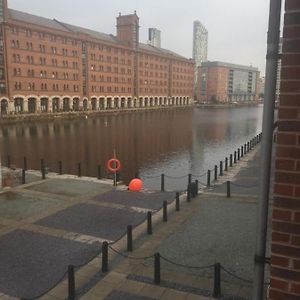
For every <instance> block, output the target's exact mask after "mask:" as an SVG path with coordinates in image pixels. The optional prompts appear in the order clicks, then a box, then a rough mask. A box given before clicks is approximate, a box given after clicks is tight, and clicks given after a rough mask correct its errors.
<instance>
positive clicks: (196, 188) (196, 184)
mask: <svg viewBox="0 0 300 300" xmlns="http://www.w3.org/2000/svg"><path fill="white" fill-rule="evenodd" d="M198 190H199V181H198V179H196V180H195V196H197V195H198Z"/></svg>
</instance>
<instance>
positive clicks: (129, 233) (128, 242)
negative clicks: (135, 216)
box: [127, 225, 133, 252]
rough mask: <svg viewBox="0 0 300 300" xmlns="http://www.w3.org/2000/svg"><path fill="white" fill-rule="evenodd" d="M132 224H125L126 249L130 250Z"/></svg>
mask: <svg viewBox="0 0 300 300" xmlns="http://www.w3.org/2000/svg"><path fill="white" fill-rule="evenodd" d="M132 249H133V247H132V225H128V226H127V251H128V252H132Z"/></svg>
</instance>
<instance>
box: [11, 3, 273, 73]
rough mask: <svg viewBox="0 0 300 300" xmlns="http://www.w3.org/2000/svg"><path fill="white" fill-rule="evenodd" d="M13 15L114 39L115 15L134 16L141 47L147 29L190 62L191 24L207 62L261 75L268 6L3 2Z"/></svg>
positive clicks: (243, 4) (241, 4)
mask: <svg viewBox="0 0 300 300" xmlns="http://www.w3.org/2000/svg"><path fill="white" fill-rule="evenodd" d="M8 6H9V7H10V8H14V9H17V10H21V11H25V12H28V13H32V14H36V15H40V16H43V17H48V18H56V19H58V20H62V21H64V22H67V23H70V24H74V25H79V26H82V27H87V28H91V29H94V30H98V31H101V32H104V33H108V34H110V33H111V34H115V30H116V29H115V23H116V20H115V18H116V17H117V15H118V13H119V12H121V13H122V14H127V13H133V11H134V10H136V11H137V14H138V16H139V17H140V41H141V42H146V40H147V30H148V28H149V27H157V28H158V29H160V30H161V31H162V36H161V39H162V47H163V48H167V49H170V50H173V51H175V52H177V53H179V54H181V55H184V56H186V57H192V35H193V21H194V20H196V19H198V20H199V21H201V22H202V23H203V24H204V26H205V27H206V28H207V30H208V59H209V60H221V61H226V62H231V63H237V64H245V65H250V64H252V65H253V66H255V67H258V68H259V70H260V71H261V73H262V74H264V72H265V56H266V37H267V25H268V14H269V12H268V10H269V0H251V1H249V0H185V1H183V0H8Z"/></svg>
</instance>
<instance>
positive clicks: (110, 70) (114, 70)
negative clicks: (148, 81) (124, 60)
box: [90, 64, 131, 75]
mask: <svg viewBox="0 0 300 300" xmlns="http://www.w3.org/2000/svg"><path fill="white" fill-rule="evenodd" d="M90 69H91V71H94V72H105V71H106V72H108V73H116V74H118V73H120V74H129V75H130V74H131V69H127V72H126V69H125V68H120V69H119V68H118V67H114V68H112V67H111V66H106V67H104V66H102V65H100V66H98V68H97V66H96V65H94V64H92V65H91V66H90ZM97 69H98V70H97ZM119 70H120V72H119Z"/></svg>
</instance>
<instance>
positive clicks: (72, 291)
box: [68, 265, 75, 300]
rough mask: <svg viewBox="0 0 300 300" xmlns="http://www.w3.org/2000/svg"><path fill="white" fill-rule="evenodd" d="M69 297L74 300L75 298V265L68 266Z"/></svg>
mask: <svg viewBox="0 0 300 300" xmlns="http://www.w3.org/2000/svg"><path fill="white" fill-rule="evenodd" d="M68 291H69V295H68V299H69V300H73V299H75V273H74V266H73V265H69V266H68Z"/></svg>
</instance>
